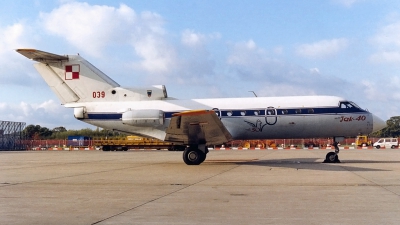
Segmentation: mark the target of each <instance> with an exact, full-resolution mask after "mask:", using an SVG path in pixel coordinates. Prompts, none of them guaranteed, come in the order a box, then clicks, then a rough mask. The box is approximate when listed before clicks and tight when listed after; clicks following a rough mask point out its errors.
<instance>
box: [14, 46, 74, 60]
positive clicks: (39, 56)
mask: <svg viewBox="0 0 400 225" xmlns="http://www.w3.org/2000/svg"><path fill="white" fill-rule="evenodd" d="M15 51H17V52H18V53H20V54H21V55H23V56H25V57H26V58H28V59H31V60H35V61H37V62H41V63H54V62H60V61H68V56H63V55H56V54H53V53H49V52H44V51H40V50H36V49H27V48H24V49H17V50H15Z"/></svg>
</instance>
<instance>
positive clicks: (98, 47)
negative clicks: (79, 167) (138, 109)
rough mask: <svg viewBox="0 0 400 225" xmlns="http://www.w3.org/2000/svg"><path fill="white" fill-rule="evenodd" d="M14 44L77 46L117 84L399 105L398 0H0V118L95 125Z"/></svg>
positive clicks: (189, 93)
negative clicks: (63, 100)
mask: <svg viewBox="0 0 400 225" xmlns="http://www.w3.org/2000/svg"><path fill="white" fill-rule="evenodd" d="M18 48H35V49H39V50H42V51H46V52H51V53H55V54H60V55H64V54H77V53H79V54H80V55H81V56H82V57H84V58H85V59H86V60H88V61H89V62H91V63H92V64H93V65H95V66H96V67H97V68H99V69H100V70H101V71H103V72H104V73H105V74H107V75H108V76H110V77H111V78H112V79H113V80H115V81H116V82H117V83H119V84H120V85H121V86H123V87H140V86H149V85H159V84H164V85H166V87H167V91H168V95H169V96H170V97H175V98H180V99H189V98H214V97H216V98H219V97H252V96H254V95H253V93H252V92H250V91H254V92H255V93H256V94H257V96H259V97H261V96H262V97H268V96H302V95H334V96H340V97H343V98H346V99H348V100H350V101H354V102H355V103H356V104H358V105H359V106H360V107H361V108H364V109H368V110H369V111H370V112H372V113H374V114H375V115H377V116H379V117H380V118H381V119H383V120H388V119H389V118H390V117H392V116H399V115H400V1H395V0H379V1H378V0H307V1H298V0H285V1H282V0H253V1H238V0H218V1H215V0H193V1H190V0H168V1H166V0H146V1H142V0H131V1H128V0H125V1H124V0H121V1H114V0H112V1H111V0H98V1H91V0H88V1H71V0H54V1H51V0H32V1H25V0H14V1H0V120H3V121H18V122H26V123H27V124H35V125H40V126H44V127H48V128H50V129H52V128H54V127H59V126H64V127H66V128H67V129H82V128H92V129H93V128H94V127H92V126H90V125H88V124H86V123H83V122H80V121H77V120H76V119H75V118H74V117H73V110H72V109H67V108H64V107H63V106H62V105H61V103H60V101H59V100H58V99H57V97H56V95H55V94H54V93H53V92H52V91H51V89H50V88H49V87H48V86H47V84H46V83H45V82H44V80H43V79H42V78H41V76H40V75H39V74H38V73H37V72H36V70H35V69H34V67H33V64H34V62H33V61H31V60H28V59H27V58H25V57H23V56H22V55H20V54H18V53H16V52H15V49H18ZM239 101H240V100H239Z"/></svg>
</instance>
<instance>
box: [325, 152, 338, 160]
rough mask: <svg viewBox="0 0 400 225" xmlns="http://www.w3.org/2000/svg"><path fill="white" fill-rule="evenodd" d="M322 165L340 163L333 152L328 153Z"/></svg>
mask: <svg viewBox="0 0 400 225" xmlns="http://www.w3.org/2000/svg"><path fill="white" fill-rule="evenodd" d="M324 163H340V161H339V157H338V155H337V154H336V153H335V152H328V154H326V158H325V161H324Z"/></svg>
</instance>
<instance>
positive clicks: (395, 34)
mask: <svg viewBox="0 0 400 225" xmlns="http://www.w3.org/2000/svg"><path fill="white" fill-rule="evenodd" d="M371 43H372V45H373V46H374V47H375V48H376V49H377V52H375V53H373V54H371V56H370V58H369V59H370V61H371V62H373V63H393V64H398V63H399V62H400V21H396V22H393V23H391V24H388V25H385V26H383V27H382V28H380V29H379V30H378V31H377V33H376V34H375V36H374V37H373V38H371Z"/></svg>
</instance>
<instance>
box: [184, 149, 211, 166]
mask: <svg viewBox="0 0 400 225" xmlns="http://www.w3.org/2000/svg"><path fill="white" fill-rule="evenodd" d="M205 159H206V154H205V153H204V152H202V151H200V150H199V149H194V148H186V149H185V151H183V161H184V162H185V163H186V165H200V164H201V163H202V162H204V160H205Z"/></svg>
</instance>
